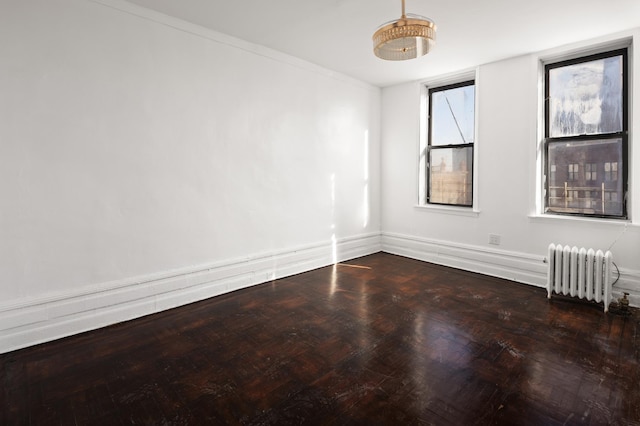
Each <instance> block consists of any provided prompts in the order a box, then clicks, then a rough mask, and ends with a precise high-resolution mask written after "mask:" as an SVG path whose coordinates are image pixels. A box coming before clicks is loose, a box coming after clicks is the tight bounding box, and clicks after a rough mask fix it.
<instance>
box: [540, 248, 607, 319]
mask: <svg viewBox="0 0 640 426" xmlns="http://www.w3.org/2000/svg"><path fill="white" fill-rule="evenodd" d="M612 262H613V255H612V254H611V252H610V251H608V250H607V252H606V253H603V252H602V250H598V251H595V250H594V249H588V250H587V249H586V248H584V247H583V248H580V249H579V248H578V247H569V246H562V245H560V244H557V245H556V244H549V271H548V272H547V297H549V299H551V293H553V292H555V293H557V294H563V295H567V296H573V297H578V298H580V299H587V300H594V301H596V302H598V303H600V302H603V303H604V311H605V312H607V311H608V310H609V303H611V283H612V270H611V264H612Z"/></svg>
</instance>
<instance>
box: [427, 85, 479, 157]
mask: <svg viewBox="0 0 640 426" xmlns="http://www.w3.org/2000/svg"><path fill="white" fill-rule="evenodd" d="M474 88H475V86H474V85H470V86H462V87H456V88H453V89H447V90H439V91H434V92H432V93H431V141H430V143H431V146H436V145H459V144H467V143H473V137H474V130H473V127H474V120H475V117H474V107H475V90H474Z"/></svg>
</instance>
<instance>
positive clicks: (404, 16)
mask: <svg viewBox="0 0 640 426" xmlns="http://www.w3.org/2000/svg"><path fill="white" fill-rule="evenodd" d="M406 17H407V15H406V14H405V13H404V0H402V19H405V18H406Z"/></svg>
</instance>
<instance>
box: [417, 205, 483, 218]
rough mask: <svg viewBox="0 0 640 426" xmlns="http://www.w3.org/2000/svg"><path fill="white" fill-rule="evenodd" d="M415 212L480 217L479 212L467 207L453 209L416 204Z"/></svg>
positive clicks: (450, 207)
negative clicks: (423, 211) (422, 211)
mask: <svg viewBox="0 0 640 426" xmlns="http://www.w3.org/2000/svg"><path fill="white" fill-rule="evenodd" d="M414 207H415V208H416V209H417V210H425V211H430V212H434V213H441V214H448V215H456V216H466V217H478V216H480V210H475V209H472V208H469V207H455V206H440V205H429V204H417V205H415V206H414Z"/></svg>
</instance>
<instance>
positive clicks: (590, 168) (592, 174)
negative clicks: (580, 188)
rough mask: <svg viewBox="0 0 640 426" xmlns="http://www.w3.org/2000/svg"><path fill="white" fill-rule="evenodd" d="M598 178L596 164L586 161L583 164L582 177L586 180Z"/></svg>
mask: <svg viewBox="0 0 640 426" xmlns="http://www.w3.org/2000/svg"><path fill="white" fill-rule="evenodd" d="M597 178H598V166H597V165H596V164H595V163H587V164H585V165H584V179H585V180H586V181H591V180H596V179H597Z"/></svg>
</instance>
